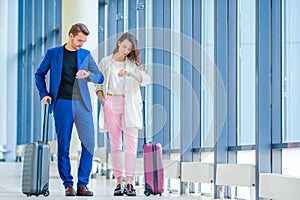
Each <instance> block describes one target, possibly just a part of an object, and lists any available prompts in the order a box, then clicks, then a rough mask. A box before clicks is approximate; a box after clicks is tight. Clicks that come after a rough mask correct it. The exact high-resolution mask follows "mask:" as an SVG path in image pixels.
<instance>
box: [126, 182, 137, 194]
mask: <svg viewBox="0 0 300 200" xmlns="http://www.w3.org/2000/svg"><path fill="white" fill-rule="evenodd" d="M124 194H126V195H127V196H136V191H135V189H134V187H133V185H132V184H130V183H128V184H127V185H125V188H124Z"/></svg>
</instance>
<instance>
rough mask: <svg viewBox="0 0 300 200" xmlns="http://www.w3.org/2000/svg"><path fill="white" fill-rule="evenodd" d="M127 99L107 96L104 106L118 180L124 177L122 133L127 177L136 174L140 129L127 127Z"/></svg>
mask: <svg viewBox="0 0 300 200" xmlns="http://www.w3.org/2000/svg"><path fill="white" fill-rule="evenodd" d="M124 108H125V98H124V97H123V96H107V99H106V101H105V104H104V107H103V109H104V121H105V124H106V127H107V129H108V132H109V139H110V148H111V159H112V167H113V173H114V176H115V177H116V178H121V177H122V176H123V173H122V172H123V162H122V160H123V158H122V131H123V135H124V143H125V157H124V159H125V160H124V168H125V176H126V177H133V176H134V172H135V163H136V153H137V137H138V129H137V128H135V127H126V125H125V114H124Z"/></svg>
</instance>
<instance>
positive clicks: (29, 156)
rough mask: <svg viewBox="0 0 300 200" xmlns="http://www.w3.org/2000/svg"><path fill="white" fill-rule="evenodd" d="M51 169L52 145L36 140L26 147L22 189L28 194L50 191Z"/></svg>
mask: <svg viewBox="0 0 300 200" xmlns="http://www.w3.org/2000/svg"><path fill="white" fill-rule="evenodd" d="M49 170H50V146H49V144H47V143H41V142H34V143H31V144H28V145H27V146H26V148H25V155H24V163H23V177H22V191H23V193H24V194H28V195H39V194H43V193H44V192H45V191H48V187H49Z"/></svg>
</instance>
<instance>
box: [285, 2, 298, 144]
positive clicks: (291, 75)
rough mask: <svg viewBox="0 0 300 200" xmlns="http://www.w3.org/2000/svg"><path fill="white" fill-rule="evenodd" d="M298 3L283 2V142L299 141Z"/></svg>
mask: <svg viewBox="0 0 300 200" xmlns="http://www.w3.org/2000/svg"><path fill="white" fill-rule="evenodd" d="M299 7H300V1H298V0H285V1H283V23H282V24H283V40H282V41H283V45H282V46H283V59H282V62H283V77H284V80H283V90H284V91H283V104H284V105H283V121H284V122H283V129H284V130H283V142H299V141H300V133H299V131H300V123H299V119H300V104H299V102H300V93H299V90H298V86H299V84H300V79H299V76H300V68H299V63H300V56H299V53H300V28H299V25H298V23H299V20H300V13H299Z"/></svg>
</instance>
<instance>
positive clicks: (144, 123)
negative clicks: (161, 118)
mask: <svg viewBox="0 0 300 200" xmlns="http://www.w3.org/2000/svg"><path fill="white" fill-rule="evenodd" d="M145 115H146V114H145V101H143V126H144V144H146V143H147V140H146V137H147V136H146V117H145Z"/></svg>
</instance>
